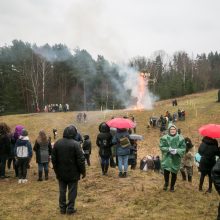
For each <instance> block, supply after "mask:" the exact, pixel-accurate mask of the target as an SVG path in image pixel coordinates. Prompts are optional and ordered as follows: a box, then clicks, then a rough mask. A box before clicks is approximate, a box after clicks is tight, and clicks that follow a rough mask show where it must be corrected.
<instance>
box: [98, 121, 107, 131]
mask: <svg viewBox="0 0 220 220" xmlns="http://www.w3.org/2000/svg"><path fill="white" fill-rule="evenodd" d="M99 131H100V132H102V133H108V132H110V128H109V126H108V125H107V124H106V123H105V122H102V123H101V124H100V125H99Z"/></svg>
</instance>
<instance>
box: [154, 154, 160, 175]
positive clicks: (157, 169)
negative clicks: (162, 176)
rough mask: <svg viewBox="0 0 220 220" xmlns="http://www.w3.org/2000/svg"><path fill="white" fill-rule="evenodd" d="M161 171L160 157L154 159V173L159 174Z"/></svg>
mask: <svg viewBox="0 0 220 220" xmlns="http://www.w3.org/2000/svg"><path fill="white" fill-rule="evenodd" d="M160 170H161V163H160V156H156V157H154V172H156V173H159V172H160Z"/></svg>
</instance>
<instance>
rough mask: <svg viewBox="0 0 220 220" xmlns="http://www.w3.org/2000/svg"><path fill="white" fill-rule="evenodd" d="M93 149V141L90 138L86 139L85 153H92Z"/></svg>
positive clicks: (84, 144)
mask: <svg viewBox="0 0 220 220" xmlns="http://www.w3.org/2000/svg"><path fill="white" fill-rule="evenodd" d="M91 150H92V144H91V141H90V140H89V139H86V140H84V142H83V151H84V154H91Z"/></svg>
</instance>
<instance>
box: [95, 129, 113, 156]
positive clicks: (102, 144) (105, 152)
mask: <svg viewBox="0 0 220 220" xmlns="http://www.w3.org/2000/svg"><path fill="white" fill-rule="evenodd" d="M96 145H97V146H98V147H99V156H100V157H110V156H111V155H112V151H111V146H112V135H111V133H102V132H101V133H99V134H98V136H97V139H96Z"/></svg>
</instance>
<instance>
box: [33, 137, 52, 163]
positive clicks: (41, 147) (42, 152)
mask: <svg viewBox="0 0 220 220" xmlns="http://www.w3.org/2000/svg"><path fill="white" fill-rule="evenodd" d="M34 151H35V153H36V162H37V163H48V162H49V156H51V152H52V146H51V143H50V142H49V141H47V142H45V143H41V142H39V141H38V140H36V142H35V145H34Z"/></svg>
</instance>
